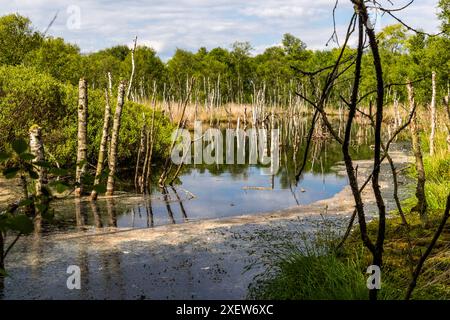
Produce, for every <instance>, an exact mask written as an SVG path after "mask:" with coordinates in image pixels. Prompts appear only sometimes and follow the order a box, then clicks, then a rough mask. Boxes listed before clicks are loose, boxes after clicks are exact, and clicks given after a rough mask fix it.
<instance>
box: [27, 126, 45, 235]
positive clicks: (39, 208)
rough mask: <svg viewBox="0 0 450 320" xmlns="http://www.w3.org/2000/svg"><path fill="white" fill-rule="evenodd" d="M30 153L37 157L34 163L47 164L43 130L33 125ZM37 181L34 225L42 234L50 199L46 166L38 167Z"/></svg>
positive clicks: (35, 184)
mask: <svg viewBox="0 0 450 320" xmlns="http://www.w3.org/2000/svg"><path fill="white" fill-rule="evenodd" d="M30 151H31V154H33V155H34V156H35V158H34V159H33V163H35V164H36V163H37V164H39V163H43V162H45V153H44V144H43V143H42V129H41V128H40V127H39V126H37V125H33V126H32V127H31V128H30ZM36 170H37V174H38V177H37V179H35V180H34V187H35V199H36V200H35V201H36V204H35V208H36V210H35V216H34V225H35V226H36V228H35V231H36V232H38V233H39V232H40V229H41V221H42V214H43V213H44V211H45V210H46V209H45V207H46V206H47V205H48V197H47V196H46V194H47V192H45V190H44V188H45V185H46V184H47V169H46V168H45V167H44V166H40V165H37V169H36Z"/></svg>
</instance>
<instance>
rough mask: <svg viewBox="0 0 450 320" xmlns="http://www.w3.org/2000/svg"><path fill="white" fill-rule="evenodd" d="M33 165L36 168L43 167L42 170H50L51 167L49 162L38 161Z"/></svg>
mask: <svg viewBox="0 0 450 320" xmlns="http://www.w3.org/2000/svg"><path fill="white" fill-rule="evenodd" d="M33 164H34V165H35V166H37V167H41V168H50V167H51V164H50V162H47V161H36V162H34V163H33Z"/></svg>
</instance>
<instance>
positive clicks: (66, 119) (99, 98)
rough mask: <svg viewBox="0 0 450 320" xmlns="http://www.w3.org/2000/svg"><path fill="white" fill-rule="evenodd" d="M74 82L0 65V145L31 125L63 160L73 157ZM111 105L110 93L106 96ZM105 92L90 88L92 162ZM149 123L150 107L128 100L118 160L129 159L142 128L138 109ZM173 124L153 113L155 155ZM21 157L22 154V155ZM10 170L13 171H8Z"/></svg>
mask: <svg viewBox="0 0 450 320" xmlns="http://www.w3.org/2000/svg"><path fill="white" fill-rule="evenodd" d="M77 105H78V88H77V87H75V86H72V85H71V84H62V83H60V82H59V81H57V80H56V79H54V78H53V77H51V76H50V75H47V74H45V73H41V72H39V71H37V70H36V69H34V68H30V67H24V66H17V67H14V66H0V149H1V150H9V149H10V147H9V142H10V141H13V140H14V139H15V138H16V137H26V136H28V130H27V128H29V127H30V126H31V125H34V124H38V125H39V126H40V127H42V128H43V129H44V130H43V139H44V145H45V146H46V149H47V151H48V152H49V153H50V154H51V155H52V156H53V157H54V158H56V159H58V161H59V162H60V163H62V164H64V165H71V164H73V163H74V161H75V159H76V147H77V145H76V144H77V140H76V136H77V126H78V122H77ZM111 106H112V109H113V110H114V106H115V99H112V101H111ZM104 108H105V93H104V92H103V91H101V90H95V89H94V90H92V89H91V90H89V122H88V160H89V162H90V163H95V161H96V159H97V155H98V148H99V144H100V139H101V134H102V127H103V115H104ZM143 113H145V114H146V119H147V123H148V126H149V125H150V119H151V116H152V110H151V109H150V108H148V107H144V106H143V105H140V104H137V103H132V102H127V103H126V104H125V107H124V111H123V119H122V126H121V131H120V139H121V140H120V146H119V154H118V158H119V161H120V162H122V163H125V162H127V161H129V160H130V159H134V158H135V155H136V152H137V149H138V147H139V146H138V143H139V141H137V140H138V139H139V137H140V130H141V128H142V114H143ZM171 130H172V126H171V125H170V124H169V123H168V121H167V119H165V117H164V116H163V115H162V114H161V113H160V112H156V113H155V149H154V155H155V157H156V159H157V158H158V157H163V156H164V155H165V154H166V149H167V146H168V145H170V141H168V139H170V133H171ZM4 156H5V154H2V155H1V157H4ZM23 157H26V155H23ZM10 174H12V173H10Z"/></svg>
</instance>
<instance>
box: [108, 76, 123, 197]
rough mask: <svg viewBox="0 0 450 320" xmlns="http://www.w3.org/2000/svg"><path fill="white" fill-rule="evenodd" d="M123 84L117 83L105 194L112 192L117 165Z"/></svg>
mask: <svg viewBox="0 0 450 320" xmlns="http://www.w3.org/2000/svg"><path fill="white" fill-rule="evenodd" d="M125 86H126V81H125V80H121V81H120V83H119V88H118V93H117V106H116V110H115V113H114V122H113V128H112V132H111V150H110V155H109V161H108V165H109V173H108V182H107V184H106V195H107V196H112V195H113V194H114V184H115V177H114V176H115V174H116V169H117V168H116V166H117V149H118V145H119V131H120V120H121V117H122V108H123V105H124V101H125V100H124V99H125Z"/></svg>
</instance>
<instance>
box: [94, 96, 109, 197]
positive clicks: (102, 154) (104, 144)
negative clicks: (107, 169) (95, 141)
mask: <svg viewBox="0 0 450 320" xmlns="http://www.w3.org/2000/svg"><path fill="white" fill-rule="evenodd" d="M105 102H106V103H105V114H104V116H103V130H102V140H101V141H100V150H99V152H98V160H97V169H96V171H95V179H94V189H93V190H92V192H91V200H96V199H97V196H98V192H97V190H96V189H95V187H96V186H98V185H99V184H100V177H101V174H102V172H103V167H104V163H105V158H106V155H107V148H108V137H109V128H110V126H111V105H110V102H109V92H108V90H105Z"/></svg>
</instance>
